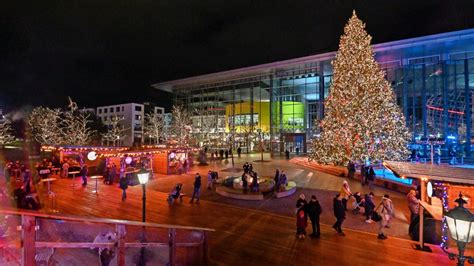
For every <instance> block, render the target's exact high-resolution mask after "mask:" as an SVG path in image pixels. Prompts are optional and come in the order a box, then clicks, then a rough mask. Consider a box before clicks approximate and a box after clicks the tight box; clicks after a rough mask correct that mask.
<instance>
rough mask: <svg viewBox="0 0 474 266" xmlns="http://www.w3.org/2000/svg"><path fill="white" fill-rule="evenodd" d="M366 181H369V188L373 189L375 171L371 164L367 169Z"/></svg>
mask: <svg viewBox="0 0 474 266" xmlns="http://www.w3.org/2000/svg"><path fill="white" fill-rule="evenodd" d="M367 182H369V189H370V190H373V189H374V184H375V171H374V168H373V167H372V166H371V167H370V168H369V171H368V176H367Z"/></svg>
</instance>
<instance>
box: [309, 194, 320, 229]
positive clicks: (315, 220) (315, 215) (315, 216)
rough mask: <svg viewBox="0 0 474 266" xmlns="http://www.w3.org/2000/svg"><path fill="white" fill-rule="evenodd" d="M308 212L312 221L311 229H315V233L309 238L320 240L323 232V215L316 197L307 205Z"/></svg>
mask: <svg viewBox="0 0 474 266" xmlns="http://www.w3.org/2000/svg"><path fill="white" fill-rule="evenodd" d="M306 212H307V214H308V216H309V219H310V220H311V227H312V228H313V233H312V234H311V235H309V236H310V237H316V238H319V236H320V232H321V230H320V227H319V216H320V215H321V212H322V209H321V205H320V204H319V201H318V199H317V198H316V196H315V195H312V196H311V200H310V201H309V203H308V204H307V205H306Z"/></svg>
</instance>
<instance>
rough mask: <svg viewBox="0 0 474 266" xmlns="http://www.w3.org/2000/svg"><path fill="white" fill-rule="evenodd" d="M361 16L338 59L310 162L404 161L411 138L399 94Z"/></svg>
mask: <svg viewBox="0 0 474 266" xmlns="http://www.w3.org/2000/svg"><path fill="white" fill-rule="evenodd" d="M364 28H365V24H364V23H363V22H362V21H361V20H360V19H359V18H357V16H356V14H355V12H354V13H353V15H352V17H351V18H350V19H349V22H348V23H347V25H346V26H345V28H344V34H343V35H342V37H341V40H340V43H339V51H338V52H337V53H336V58H335V59H334V60H333V61H332V65H333V82H332V85H331V89H330V94H329V97H328V98H327V100H326V102H325V117H324V119H323V120H322V121H321V124H320V127H321V129H322V131H321V134H320V136H319V137H318V138H314V139H313V147H312V151H311V154H310V160H314V161H316V162H318V163H321V164H334V165H345V164H346V163H347V162H348V161H349V160H358V159H359V160H371V161H380V160H400V159H403V158H405V156H407V155H408V149H407V144H408V141H409V139H410V134H409V132H408V130H407V128H406V126H405V117H404V116H403V113H402V112H401V110H400V108H399V107H398V105H397V103H396V98H395V94H394V92H393V90H392V88H391V87H390V84H389V83H388V81H387V80H386V79H385V77H384V72H383V71H382V70H381V69H380V67H379V65H378V64H377V62H376V61H375V59H374V53H373V51H372V47H371V46H370V41H371V39H372V37H371V36H370V35H369V34H367V32H366V31H365V29H364Z"/></svg>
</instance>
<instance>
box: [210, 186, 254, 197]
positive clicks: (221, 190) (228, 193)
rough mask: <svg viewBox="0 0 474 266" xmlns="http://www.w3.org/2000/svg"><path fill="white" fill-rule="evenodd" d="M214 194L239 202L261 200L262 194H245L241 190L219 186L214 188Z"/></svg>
mask: <svg viewBox="0 0 474 266" xmlns="http://www.w3.org/2000/svg"><path fill="white" fill-rule="evenodd" d="M216 193H217V194H219V195H221V196H223V197H226V198H232V199H240V200H263V194H262V193H260V192H250V191H248V192H247V193H245V192H244V191H243V190H239V189H231V188H228V187H223V186H219V187H217V188H216Z"/></svg>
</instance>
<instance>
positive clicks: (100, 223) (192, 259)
mask: <svg viewBox="0 0 474 266" xmlns="http://www.w3.org/2000/svg"><path fill="white" fill-rule="evenodd" d="M0 214H1V215H0V218H1V217H3V221H4V222H3V223H0V229H2V230H0V264H2V263H5V262H7V263H11V264H12V263H13V264H12V265H15V264H17V265H18V264H19V265H25V266H30V265H31V266H33V265H38V264H43V263H44V264H45V265H50V262H49V260H50V259H51V258H52V257H55V259H54V261H55V262H56V263H58V264H62V263H66V262H65V261H67V260H69V259H71V258H72V257H75V258H76V259H79V260H80V261H81V262H82V263H83V264H84V265H92V264H95V265H97V262H99V261H101V260H102V257H101V255H100V254H101V251H103V250H104V249H107V250H109V251H110V253H111V254H113V258H112V259H110V262H111V265H120V266H122V265H129V264H131V263H132V260H134V259H135V260H136V258H137V257H139V256H140V254H141V256H142V258H141V259H143V257H144V256H145V255H144V254H147V255H146V256H148V257H149V258H148V262H150V263H152V264H168V265H176V264H178V260H186V263H183V262H179V264H193V265H207V264H208V261H209V259H208V258H209V247H208V243H209V232H212V231H214V230H213V229H209V228H200V227H187V226H175V225H164V224H155V223H141V222H133V221H124V220H114V219H102V218H84V217H74V216H62V215H50V214H44V213H39V212H33V211H23V210H21V211H20V210H15V209H3V210H0ZM11 217H13V218H14V219H13V220H14V221H13V222H11V221H10V222H8V223H7V222H5V221H6V220H7V219H8V218H11ZM5 218H7V219H5ZM0 222H1V219H0ZM2 227H9V228H2ZM8 229H9V230H8ZM7 231H9V232H10V234H5V232H7ZM12 232H13V233H12ZM104 232H105V233H107V234H104ZM178 232H179V233H178ZM97 233H99V235H100V234H101V233H102V235H104V236H105V235H106V236H108V238H103V237H97V236H96V235H97ZM72 235H75V237H73V236H72ZM94 236H96V237H94ZM104 239H105V241H104ZM91 249H96V250H98V256H97V255H95V256H94V255H93V254H94V253H93V251H91ZM178 249H179V250H180V252H177V251H178ZM188 249H189V250H188ZM58 250H62V252H55V251H58ZM71 250H72V251H71ZM153 250H154V251H155V253H159V254H158V255H156V254H150V253H153V252H152V251H153ZM157 250H159V252H158V251H157ZM66 251H67V252H66ZM78 251H81V252H82V253H74V255H71V252H78ZM68 252H69V253H68ZM81 254H82V255H81ZM183 254H184V255H183ZM64 256H70V257H69V258H64ZM87 256H89V257H91V258H93V259H94V261H93V262H92V261H87ZM178 257H179V258H178ZM150 258H151V259H150ZM2 259H3V260H4V261H2ZM5 260H6V261H5ZM46 260H47V261H46ZM61 262H62V263H61ZM8 265H10V264H8ZM107 265H108V264H107Z"/></svg>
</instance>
